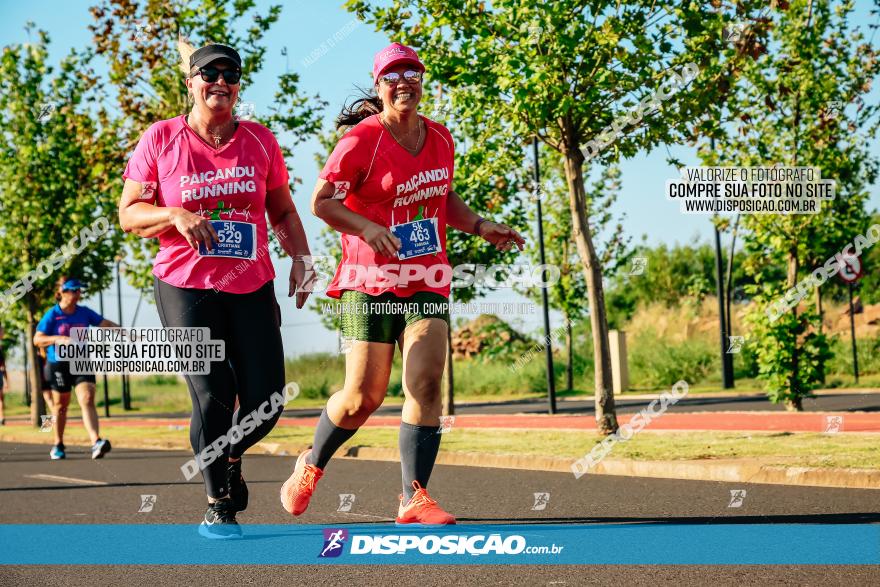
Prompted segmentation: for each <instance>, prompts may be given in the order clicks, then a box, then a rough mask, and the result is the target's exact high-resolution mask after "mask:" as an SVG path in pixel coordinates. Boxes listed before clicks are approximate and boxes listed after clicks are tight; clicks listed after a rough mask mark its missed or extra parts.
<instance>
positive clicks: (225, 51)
mask: <svg viewBox="0 0 880 587" xmlns="http://www.w3.org/2000/svg"><path fill="white" fill-rule="evenodd" d="M218 59H226V60H228V61H231V62H232V63H234V64H235V65H236V67H238V69H241V57H240V56H239V55H238V52H237V51H236V50H235V49H233V48H232V47H227V46H226V45H206V46H204V47H202V48H201V49H197V50H196V51H195V52H194V53H193V54H192V55H190V57H189V68H190V69H192V68H194V67H204V66H206V65H208V64H209V63H211V62H212V61H216V60H218Z"/></svg>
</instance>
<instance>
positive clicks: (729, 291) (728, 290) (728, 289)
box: [724, 214, 739, 335]
mask: <svg viewBox="0 0 880 587" xmlns="http://www.w3.org/2000/svg"><path fill="white" fill-rule="evenodd" d="M738 231H739V214H737V215H736V220H735V221H734V223H733V230H732V231H731V239H730V255H729V256H728V257H727V279H726V280H725V281H726V282H727V283H726V284H725V289H724V298H725V299H724V307H725V313H726V314H727V334H731V335H732V334H733V322H732V321H731V315H730V314H731V312H730V306H731V302H732V300H733V256H734V254H735V253H736V233H737V232H738Z"/></svg>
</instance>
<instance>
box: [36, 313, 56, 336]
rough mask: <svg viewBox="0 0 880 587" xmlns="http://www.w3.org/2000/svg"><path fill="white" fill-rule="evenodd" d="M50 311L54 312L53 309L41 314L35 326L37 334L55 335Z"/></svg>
mask: <svg viewBox="0 0 880 587" xmlns="http://www.w3.org/2000/svg"><path fill="white" fill-rule="evenodd" d="M52 310H54V308H52V309H50V310H49V311H48V312H46V313H45V314H43V317H42V318H41V319H40V322H39V323H38V324H37V332H42V333H43V334H48V335H50V336H51V335H53V334H55V332H54V329H53V328H52V326H53V324H52Z"/></svg>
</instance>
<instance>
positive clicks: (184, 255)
mask: <svg viewBox="0 0 880 587" xmlns="http://www.w3.org/2000/svg"><path fill="white" fill-rule="evenodd" d="M180 49H181V56H182V57H183V62H184V70H185V71H186V80H185V83H186V87H187V88H188V90H189V95H190V100H191V101H192V104H193V106H192V110H191V111H190V112H189V114H187V115H182V116H178V117H175V118H172V119H169V120H162V121H160V122H157V123H155V124H153V125H152V126H151V127H150V128H149V129H148V130H147V131H146V132H145V133H144V135H143V136H142V137H141V139H140V142H139V143H138V145H137V148H136V149H135V151H134V154H133V155H132V157H131V159H130V160H129V162H128V165H127V167H126V169H125V173H124V177H125V187H124V189H123V192H122V199H121V201H120V203H119V221H120V224H121V225H122V228H123V229H124V230H125V231H126V232H133V233H135V234H137V235H138V236H141V237H144V238H157V237H158V239H159V253H158V254H157V255H156V258H155V259H154V260H153V275H154V276H155V282H154V293H155V297H156V306H157V308H158V310H159V316H160V318H161V320H162V324H163V326H165V327H208V328H210V329H211V338H212V339H222V340H223V341H224V342H225V352H226V359H227V360H226V361H223V362H215V363H212V367H211V372H210V373H209V374H208V375H189V376H187V377H186V381H187V384H188V386H189V391H190V396H191V398H192V404H193V412H192V420H191V423H190V442H191V444H192V448H193V452H194V453H195V454H196V455H198V456H199V457H200V458H197V459H196V462H197V463H199V465H200V468H201V469H202V476H203V478H204V481H205V489H206V491H207V494H208V504H209V505H208V510H207V512H206V513H205V517H204V520H203V521H202V524H201V526H200V527H199V532H200V533H201V534H202V535H203V536H206V537H209V538H235V537H239V536H241V529H240V528H239V526H238V523H237V521H236V517H235V514H236V512H240V511H242V510H244V509H245V508H246V507H247V501H248V491H247V485H246V484H245V482H244V478H243V477H242V473H241V456H242V455H243V454H244V452H245V451H246V450H247V449H248V448H249V447H251V446H252V445H254V444H255V443H256V442H257V441H259V440H260V439H261V438H263V437H264V436H265V435H266V434H268V433H269V431H270V430H271V429H272V427H273V426H274V425H275V423H276V422H277V421H278V418H279V417H280V415H281V407H277V409H276V410H274V412H273V413H271V415H270V416H269V417H267V416H266V414H267V412H270V410H269V409H268V408H266V405H267V403H268V401H269V400H270V396H272V394H274V393H280V392H282V389H283V388H284V351H283V349H282V344H281V331H280V323H281V316H280V308H279V306H278V303H277V301H276V300H275V293H274V290H273V287H272V282H273V279H274V277H275V271H274V269H273V267H272V261H271V260H270V258H269V248H268V246H269V244H268V229H267V223H266V218H267V216H268V218H269V221H270V222H271V223H272V228H273V230H274V232H275V235H276V237H277V238H278V241H279V242H280V243H281V246H282V247H283V248H284V250H285V251H286V252H287V253H288V254H289V255H291V257H293V260H294V262H293V268H292V269H291V274H290V289H289V293H288V295H290V296H293V295H296V307H297V308H302V307H303V304H305V301H306V299H307V298H308V295H309V294H308V292H307V291H305V288H304V287H303V286H304V284H305V268H304V265H303V258H304V257H307V256H308V255H309V246H308V242H307V241H306V235H305V232H304V230H303V227H302V224H301V222H300V218H299V216H298V214H297V211H296V208H295V207H294V205H293V201H292V199H291V196H290V187H289V185H288V174H287V166H286V164H285V162H284V158H283V156H282V153H281V149H280V147H279V146H278V142H277V141H276V139H275V137H274V136H273V134H272V132H271V131H270V130H269V129H267V128H266V127H264V126H262V125H260V124H257V123H256V122H250V121H245V120H236V119H235V118H234V117H233V114H232V110H233V106H234V105H235V103H236V100H237V99H238V93H239V81H240V78H241V58H240V57H239V55H238V53H237V52H236V51H235V50H234V49H232V48H230V47H227V46H225V45H216V44H211V45H207V46H205V47H202V48H201V49H198V50H194V49H193V48H192V47H190V46H188V45H187V44H185V43H181V45H180ZM236 399H237V400H238V409H237V410H236V409H235V403H236ZM258 408H262V411H261V412H259V413H261V414H262V416H260V418H259V420H258V421H259V422H261V423H260V424H259V425H257V426H256V427H255V428H254V427H253V426H252V424H253V422H254V418H250V419H246V417H247V416H248V415H250V414H254V413H255V411H256V410H257V409H258ZM240 421H244V423H243V424H242V426H238V424H239V422H240ZM218 440H219V441H220V442H219V443H217V441H218ZM227 440H228V445H226V446H222V445H223V444H225V442H224V441H227ZM212 444H213V445H214V447H221V448H220V450H214V449H213V448H212ZM206 449H207V450H206ZM216 453H219V455H217V454H216ZM209 455H210V457H214V458H213V459H212V458H210V457H209Z"/></svg>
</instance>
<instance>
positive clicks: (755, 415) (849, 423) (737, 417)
mask: <svg viewBox="0 0 880 587" xmlns="http://www.w3.org/2000/svg"><path fill="white" fill-rule="evenodd" d="M631 417H632V414H624V415H620V416H618V417H617V419H618V422H619V423H620V424H625V423H626V422H628V421H629V420H630V418H631ZM837 417H840V418H842V420H840V421H837V420H834V418H837ZM77 420H78V418H77V419H76V420H74V421H72V422H71V424H73V425H76V423H77ZM317 423H318V418H281V420H279V425H281V426H311V427H313V426H315V425H316V424H317ZM9 424H12V425H22V426H25V425H28V424H27V423H25V422H9V421H7V425H9ZM399 424H400V418H399V417H396V416H375V417H373V418H370V419H369V420H367V423H366V424H365V425H366V426H369V427H383V426H384V427H397V426H398V425H399ZM101 425H102V426H138V427H141V426H181V427H188V426H189V419H187V418H142V419H141V418H138V419H129V418H126V419H124V420H122V419H114V418H101ZM829 426H831V427H829ZM834 426H837V429H836V430H835V429H834ZM454 427H455V428H520V429H523V428H524V429H544V430H580V431H582V430H590V429H595V428H596V420H595V418H594V417H593V416H568V415H565V416H550V415H541V414H479V415H472V414H468V415H461V416H456V417H455V423H454ZM645 429H646V430H678V431H688V430H730V431H754V432H878V433H880V413H873V412H809V413H788V412H710V413H707V412H699V413H684V414H682V413H675V414H664V415H662V416H656V417H655V418H654V419H652V420H651V422H650V423H649V424H648V426H646V427H645Z"/></svg>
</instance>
